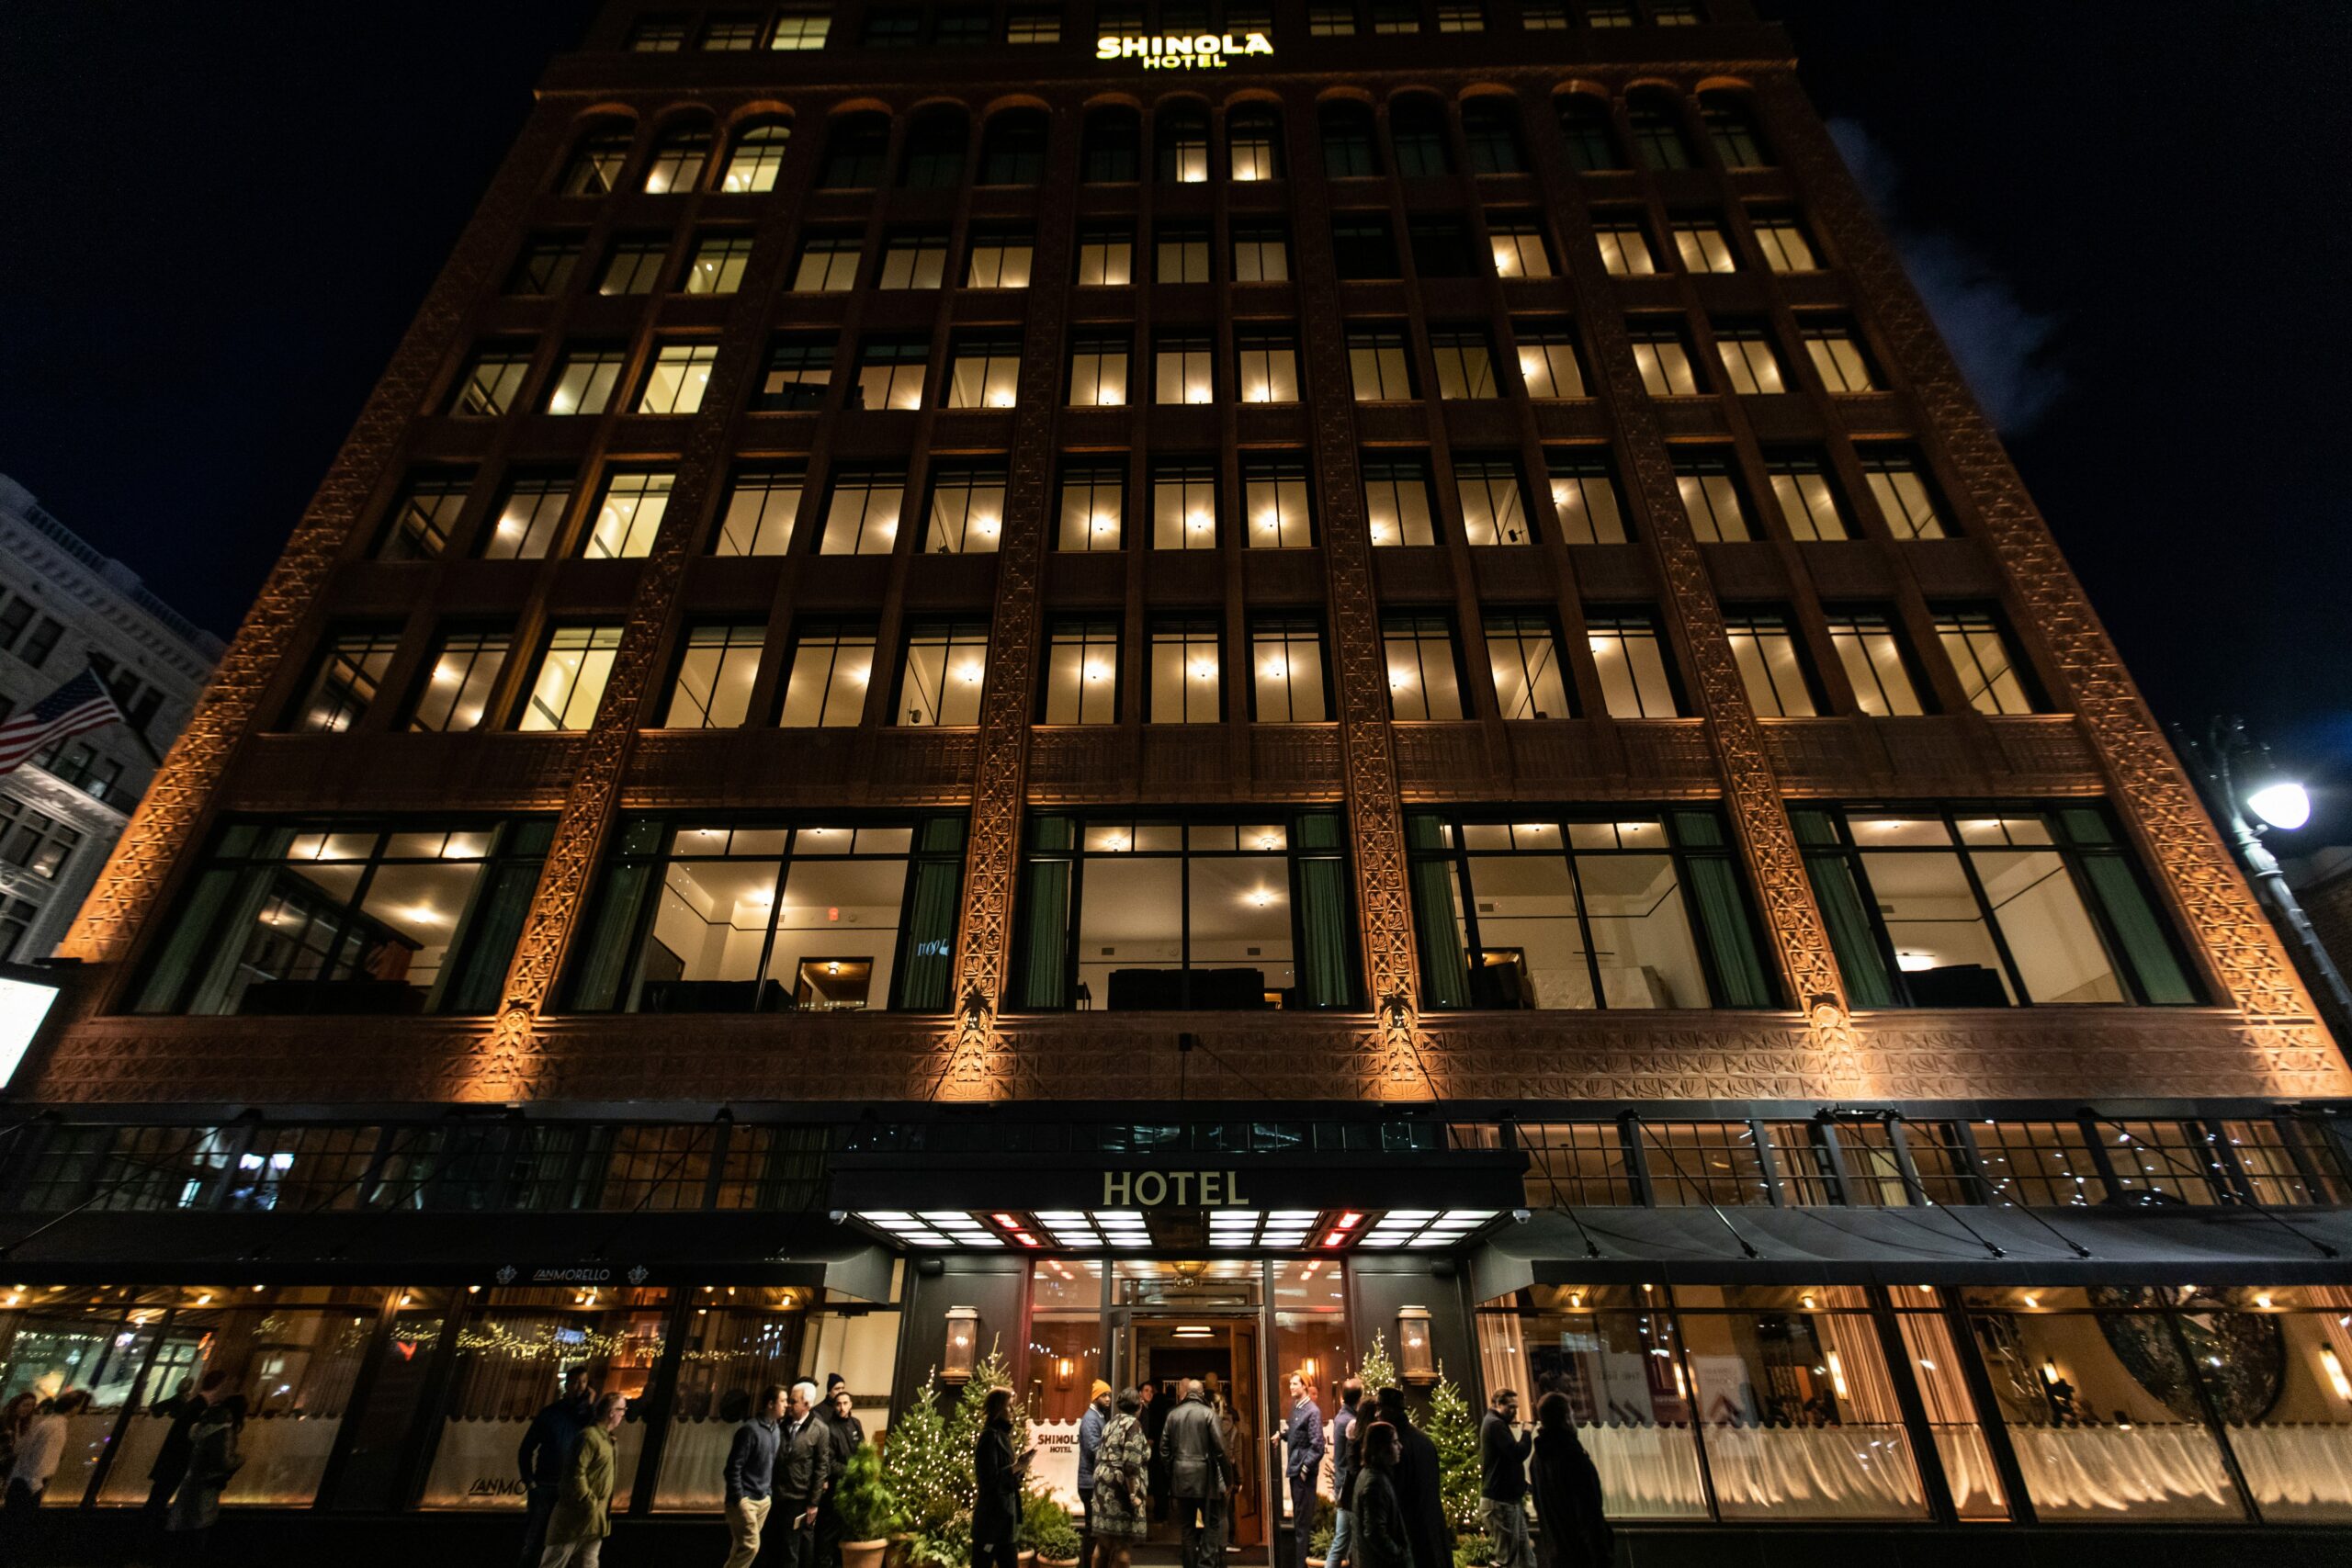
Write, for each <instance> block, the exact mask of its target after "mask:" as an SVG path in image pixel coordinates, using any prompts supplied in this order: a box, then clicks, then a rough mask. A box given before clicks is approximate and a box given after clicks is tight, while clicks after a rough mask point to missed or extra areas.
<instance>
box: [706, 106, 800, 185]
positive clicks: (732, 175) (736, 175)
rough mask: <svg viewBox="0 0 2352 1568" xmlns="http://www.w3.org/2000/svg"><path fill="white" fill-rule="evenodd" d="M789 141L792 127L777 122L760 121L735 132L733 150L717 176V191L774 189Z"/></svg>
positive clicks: (782, 169) (781, 170)
mask: <svg viewBox="0 0 2352 1568" xmlns="http://www.w3.org/2000/svg"><path fill="white" fill-rule="evenodd" d="M790 141H792V127H790V126H789V125H786V124H784V123H783V122H781V121H778V120H763V121H761V122H760V123H758V124H756V125H751V126H746V127H745V128H744V129H743V130H740V131H738V132H736V134H735V147H734V151H733V152H730V153H729V155H728V159H727V169H726V172H725V173H723V174H721V175H719V176H718V188H719V189H720V190H722V191H730V192H741V193H746V194H748V193H753V192H758V191H770V190H774V189H775V179H776V175H779V174H781V173H782V172H783V171H784V152H785V148H786V145H788V144H789V143H790Z"/></svg>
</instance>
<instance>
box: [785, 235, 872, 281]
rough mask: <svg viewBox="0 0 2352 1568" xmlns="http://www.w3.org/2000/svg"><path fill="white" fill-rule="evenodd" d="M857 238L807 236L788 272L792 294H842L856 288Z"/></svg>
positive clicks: (852, 236) (851, 236)
mask: <svg viewBox="0 0 2352 1568" xmlns="http://www.w3.org/2000/svg"><path fill="white" fill-rule="evenodd" d="M857 259H858V250H857V236H856V235H854V234H811V235H809V237H808V238H807V239H806V240H803V241H802V242H800V260H799V262H798V263H797V265H795V266H794V267H793V269H792V288H793V292H795V293H796V294H846V293H847V292H849V290H851V289H852V288H855V287H857Z"/></svg>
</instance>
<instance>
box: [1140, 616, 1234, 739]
mask: <svg viewBox="0 0 2352 1568" xmlns="http://www.w3.org/2000/svg"><path fill="white" fill-rule="evenodd" d="M1218 641H1219V633H1218V631H1217V624H1216V617H1215V616H1201V615H1188V616H1182V617H1179V618H1177V619H1173V620H1165V621H1159V622H1156V623H1155V624H1154V625H1153V626H1152V628H1151V637H1150V643H1151V687H1150V690H1149V692H1148V697H1147V702H1146V705H1145V712H1144V721H1145V722H1146V723H1148V724H1215V723H1216V722H1217V721H1218V720H1219V719H1221V718H1223V717H1224V716H1225V714H1224V693H1223V691H1222V685H1221V682H1219V680H1218V674H1219V670H1218V663H1219V660H1218Z"/></svg>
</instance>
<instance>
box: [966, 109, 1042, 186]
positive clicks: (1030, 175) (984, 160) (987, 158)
mask: <svg viewBox="0 0 2352 1568" xmlns="http://www.w3.org/2000/svg"><path fill="white" fill-rule="evenodd" d="M1045 177H1046V115H1045V111H1044V110H1042V109H1007V110H1005V111H1004V112H1003V113H1001V114H999V115H997V116H995V117H994V118H991V119H989V129H988V135H987V137H986V138H985V139H984V140H983V141H981V143H980V183H981V184H982V185H984V186H1034V185H1035V184H1037V183H1038V182H1039V181H1040V180H1043V179H1044V178H1045Z"/></svg>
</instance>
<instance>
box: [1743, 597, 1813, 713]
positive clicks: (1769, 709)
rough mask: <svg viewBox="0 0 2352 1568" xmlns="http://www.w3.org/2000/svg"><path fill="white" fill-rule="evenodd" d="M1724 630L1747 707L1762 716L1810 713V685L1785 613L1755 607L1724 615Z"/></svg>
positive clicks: (1811, 697)
mask: <svg viewBox="0 0 2352 1568" xmlns="http://www.w3.org/2000/svg"><path fill="white" fill-rule="evenodd" d="M1724 631H1725V632H1727V633H1728V634H1729V635H1730V637H1731V655H1732V659H1733V660H1734V661H1736V663H1737V664H1738V665H1739V673H1740V679H1741V680H1742V681H1743V682H1745V683H1746V684H1747V704H1748V705H1749V706H1750V707H1752V708H1754V709H1755V710H1756V711H1757V713H1758V714H1759V715H1761V716H1763V717H1766V718H1810V717H1812V716H1813V715H1814V712H1815V708H1814V703H1813V689H1812V687H1811V686H1809V685H1808V684H1807V683H1806V682H1805V678H1804V660H1803V659H1801V658H1799V657H1798V654H1797V639H1796V638H1795V637H1793V636H1792V635H1791V633H1790V631H1789V623H1788V619H1787V617H1785V616H1782V615H1766V614H1763V613H1762V612H1759V611H1749V612H1747V613H1745V614H1740V615H1726V616H1724Z"/></svg>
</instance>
